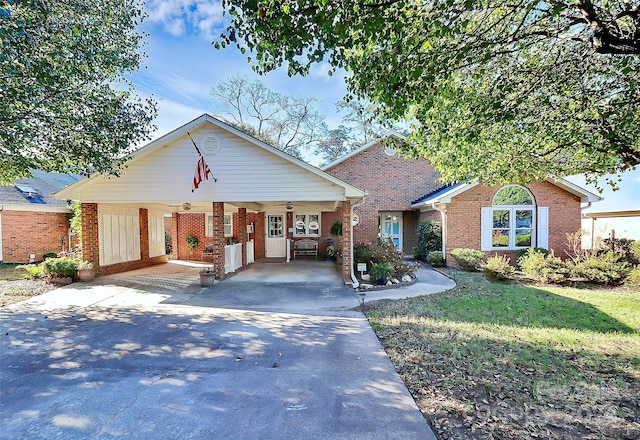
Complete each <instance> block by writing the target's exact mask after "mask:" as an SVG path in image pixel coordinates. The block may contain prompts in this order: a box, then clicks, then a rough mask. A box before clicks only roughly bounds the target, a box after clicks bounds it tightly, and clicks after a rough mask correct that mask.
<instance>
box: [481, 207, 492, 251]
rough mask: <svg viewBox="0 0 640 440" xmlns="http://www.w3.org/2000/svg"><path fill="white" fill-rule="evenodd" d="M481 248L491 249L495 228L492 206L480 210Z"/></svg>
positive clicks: (482, 249) (483, 249) (484, 249)
mask: <svg viewBox="0 0 640 440" xmlns="http://www.w3.org/2000/svg"><path fill="white" fill-rule="evenodd" d="M480 225H481V226H480V250H481V251H490V250H491V245H492V244H493V242H492V240H491V235H492V230H493V210H492V208H491V207H484V208H481V212H480Z"/></svg>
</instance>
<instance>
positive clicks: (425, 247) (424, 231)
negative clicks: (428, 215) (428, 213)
mask: <svg viewBox="0 0 640 440" xmlns="http://www.w3.org/2000/svg"><path fill="white" fill-rule="evenodd" d="M416 239H417V241H418V246H416V247H415V248H414V253H413V256H414V257H416V258H417V259H418V260H426V258H427V257H428V255H429V253H431V252H434V251H440V250H441V249H442V226H441V225H440V222H436V221H433V220H427V221H424V222H420V224H419V225H418V229H417V231H416Z"/></svg>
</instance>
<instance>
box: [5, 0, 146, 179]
mask: <svg viewBox="0 0 640 440" xmlns="http://www.w3.org/2000/svg"><path fill="white" fill-rule="evenodd" d="M142 14H143V13H142V5H141V4H140V3H139V2H138V1H137V0H92V1H88V0H8V1H5V2H3V4H2V5H1V6H0V20H1V22H0V44H1V49H0V50H1V51H0V91H1V96H2V101H1V104H0V181H2V182H3V183H10V182H11V181H12V180H13V179H14V178H17V177H26V176H28V175H29V169H32V168H36V169H42V170H46V171H59V172H64V173H82V174H86V173H90V172H93V171H100V172H116V173H117V169H118V166H119V159H120V158H122V157H123V155H124V154H125V153H127V152H128V151H130V149H131V148H132V147H133V146H135V144H136V143H139V142H141V141H142V140H144V139H146V138H147V136H148V133H149V131H150V130H151V128H152V126H151V120H152V117H153V116H154V115H155V103H154V102H153V101H152V100H149V99H147V100H143V99H141V98H139V97H138V96H136V95H135V93H134V91H133V88H132V85H131V83H130V82H129V81H128V80H127V79H126V77H125V74H126V73H129V72H133V71H135V70H137V69H138V68H139V66H140V62H141V59H142V56H143V54H142V53H141V51H140V44H141V41H142V38H143V36H142V35H141V34H139V33H138V29H137V26H138V25H139V23H140V22H141V20H142Z"/></svg>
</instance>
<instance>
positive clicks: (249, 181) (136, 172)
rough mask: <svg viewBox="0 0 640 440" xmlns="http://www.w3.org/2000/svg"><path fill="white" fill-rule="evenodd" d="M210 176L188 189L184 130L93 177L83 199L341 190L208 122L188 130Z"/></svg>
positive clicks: (244, 196)
mask: <svg viewBox="0 0 640 440" xmlns="http://www.w3.org/2000/svg"><path fill="white" fill-rule="evenodd" d="M190 134H191V136H192V137H193V139H194V141H195V142H196V145H198V148H199V149H200V150H201V151H202V153H203V156H204V157H205V160H206V162H207V164H208V165H209V168H210V169H211V171H212V173H213V175H214V176H215V178H216V179H217V182H214V180H213V179H212V178H210V179H209V180H205V181H203V182H202V183H201V184H200V187H199V188H198V189H196V190H195V192H193V193H192V192H191V188H192V182H193V176H194V172H195V169H196V165H197V162H198V153H197V152H196V149H195V148H194V146H193V144H192V142H191V140H190V139H189V137H188V136H187V134H186V133H183V134H182V135H178V136H175V137H173V138H172V139H169V140H168V142H167V143H166V144H164V145H161V146H158V147H155V148H154V149H153V150H152V151H149V152H147V153H145V154H141V155H140V157H138V158H134V159H133V160H132V161H131V162H130V163H129V164H128V167H127V168H126V169H124V170H123V171H122V173H121V176H120V177H95V178H93V179H91V181H89V182H87V183H86V184H85V185H83V186H81V187H79V188H78V191H79V194H74V195H76V196H77V198H79V199H80V200H82V201H85V202H102V203H109V202H114V203H116V202H117V203H123V202H124V203H127V202H132V203H133V202H159V203H164V202H174V201H181V202H197V201H217V202H261V201H273V200H287V201H302V200H305V201H326V200H344V199H345V198H346V197H345V188H344V187H342V186H340V185H338V184H336V183H334V182H332V181H330V180H327V179H325V178H323V177H322V176H320V175H318V174H317V173H313V172H311V171H309V170H308V169H305V168H303V167H302V166H299V165H296V164H295V163H293V162H291V161H289V160H287V159H285V158H283V157H280V156H279V155H277V154H274V153H273V152H271V151H269V150H267V149H265V148H262V147H260V146H258V145H255V144H253V143H251V142H249V141H247V140H246V139H243V138H241V137H239V136H237V135H235V134H234V133H231V132H229V131H227V130H224V129H223V128H220V127H218V126H216V125H214V124H212V123H203V124H200V125H199V126H198V127H194V128H193V129H192V131H190Z"/></svg>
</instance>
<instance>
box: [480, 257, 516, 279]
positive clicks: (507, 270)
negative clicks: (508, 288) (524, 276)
mask: <svg viewBox="0 0 640 440" xmlns="http://www.w3.org/2000/svg"><path fill="white" fill-rule="evenodd" d="M481 267H482V271H483V272H484V274H485V275H486V277H487V278H489V279H492V280H497V281H503V280H507V279H509V278H512V277H513V275H514V274H515V272H516V269H515V267H513V266H512V265H511V259H510V258H508V257H506V256H504V255H494V256H493V257H490V258H489V259H487V262H486V263H483V264H482V266H481Z"/></svg>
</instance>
